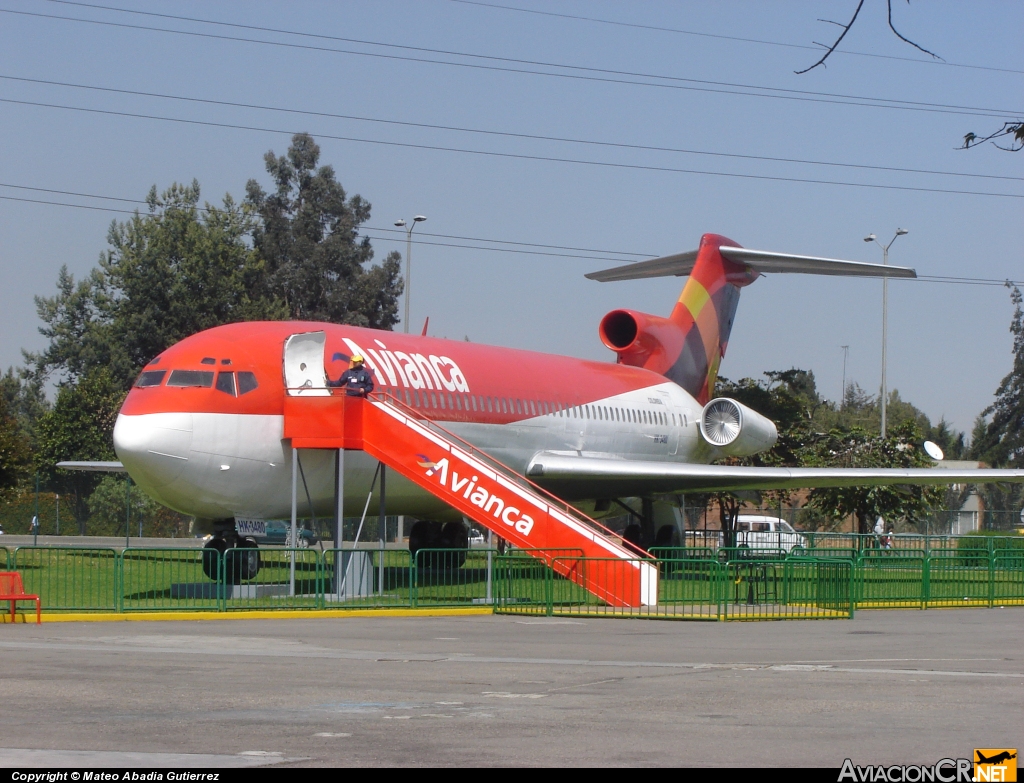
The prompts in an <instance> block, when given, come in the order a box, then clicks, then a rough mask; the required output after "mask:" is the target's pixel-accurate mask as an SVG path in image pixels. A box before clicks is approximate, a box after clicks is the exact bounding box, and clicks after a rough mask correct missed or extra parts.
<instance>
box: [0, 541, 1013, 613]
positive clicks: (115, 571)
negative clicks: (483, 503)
mask: <svg viewBox="0 0 1024 783" xmlns="http://www.w3.org/2000/svg"><path fill="white" fill-rule="evenodd" d="M982 541H983V543H984V546H977V545H974V544H972V545H971V546H967V547H963V546H954V547H943V548H941V549H933V550H931V551H930V552H927V553H926V551H925V550H918V549H913V548H902V549H865V550H861V551H859V553H856V555H855V556H854V554H855V552H856V550H854V549H852V548H844V547H820V548H815V549H813V550H812V549H794V550H792V551H790V552H789V553H784V552H763V551H761V550H758V549H748V550H744V549H742V548H741V549H735V550H731V549H725V548H717V549H716V548H711V547H696V548H695V547H685V548H684V547H677V548H665V549H659V550H656V552H657V554H658V555H661V557H660V558H659V559H657V560H654V559H649V558H640V557H637V558H636V559H634V560H620V559H617V558H585V557H582V555H581V553H580V552H579V551H578V550H545V551H541V550H536V551H530V552H525V551H521V550H512V551H510V552H508V553H506V554H499V553H498V552H497V551H495V550H483V549H470V550H442V549H436V550H420V551H419V552H417V553H416V555H415V557H413V556H412V555H411V554H410V552H409V551H408V550H396V549H387V550H381V549H359V550H350V549H345V550H327V551H323V552H321V551H318V550H315V549H284V548H280V549H279V548H272V547H268V548H264V549H259V550H255V549H253V550H243V549H234V550H228V551H227V552H225V553H219V552H217V551H216V550H211V549H195V548H180V549H172V548H166V549H164V548H153V549H145V548H134V547H133V548H126V549H124V550H123V551H118V550H115V549H112V548H87V547H49V546H46V547H29V546H26V547H17V548H14V549H13V550H8V549H6V548H2V549H0V558H3V560H4V561H5V562H6V564H7V568H8V569H13V570H17V571H19V572H20V573H21V574H22V577H23V581H24V584H25V589H26V591H27V592H29V593H35V594H38V595H39V596H40V597H41V599H42V604H43V607H44V608H45V609H47V610H49V611H84V612H88V611H92V612H100V611H104V612H144V611H194V610H206V611H219V612H230V611H233V610H242V609H322V608H338V609H358V608H366V607H370V608H374V607H376V608H387V607H396V608H430V607H450V606H474V605H480V606H493V607H494V609H495V611H497V612H504V613H517V614H537V615H548V616H554V615H572V616H582V615H593V616H597V615H615V616H630V617H664V618H677V619H707V620H742V619H750V620H753V619H787V618H798V617H799V618H817V617H821V618H825V617H849V616H852V614H853V611H854V610H855V609H870V608H919V609H927V608H932V607H958V606H960V607H963V606H968V607H976V606H986V607H991V606H1005V605H1009V604H1018V605H1024V550H1022V549H1018V548H1016V547H1015V546H1004V545H1000V541H999V540H997V539H987V540H986V539H982ZM640 562H646V563H656V564H657V568H658V571H659V585H658V600H657V604H656V605H654V606H649V607H641V608H620V607H613V606H610V605H609V603H608V602H606V601H602V600H601V599H600V598H597V597H595V596H594V595H593V593H592V592H590V591H588V590H587V589H586V588H585V587H584V585H587V584H590V585H594V584H598V583H606V584H607V583H611V582H614V580H616V579H621V580H627V579H629V580H631V579H632V578H633V577H634V575H635V568H636V567H637V565H638V564H639V563H640ZM624 584H625V582H624Z"/></svg>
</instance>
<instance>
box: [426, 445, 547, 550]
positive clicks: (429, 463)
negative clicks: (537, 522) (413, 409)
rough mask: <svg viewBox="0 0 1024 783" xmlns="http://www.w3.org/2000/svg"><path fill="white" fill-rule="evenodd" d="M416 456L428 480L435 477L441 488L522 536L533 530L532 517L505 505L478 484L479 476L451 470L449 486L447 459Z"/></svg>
mask: <svg viewBox="0 0 1024 783" xmlns="http://www.w3.org/2000/svg"><path fill="white" fill-rule="evenodd" d="M416 456H417V457H419V458H420V461H419V462H418V463H417V464H418V465H419V466H420V467H421V468H424V469H425V470H426V473H427V476H428V477H430V478H433V477H434V476H437V477H438V483H439V484H440V485H441V486H442V487H445V488H447V489H448V490H449V491H451V492H452V493H453V494H461V495H462V497H463V498H464V499H465V500H468V501H469V502H470V503H472V504H473V505H474V506H476V507H478V508H482V509H483V510H484V511H485V512H486V513H488V514H493V515H494V518H495V519H500V520H501V521H502V522H504V523H505V524H506V525H508V526H509V527H514V528H515V529H516V530H517V531H519V532H520V533H522V534H523V535H524V536H528V535H530V531H531V530H533V517H531V516H530V515H529V514H524V513H523V512H522V511H520V510H519V509H518V508H516V507H515V506H513V505H509V504H506V503H505V501H504V500H503V499H502V498H500V497H498V496H497V495H495V494H494V493H493V492H491V491H489V490H488V489H487V488H485V487H484V486H483V485H481V484H480V483H479V482H480V477H479V476H473V477H472V478H470V477H468V476H460V475H459V474H458V473H456V472H455V471H454V470H452V471H451V484H449V483H448V479H449V475H448V473H449V470H448V458H447V457H445V458H444V459H442V460H440V461H439V462H434V461H433V460H431V459H430V458H429V457H428V456H427V455H426V454H417V455H416Z"/></svg>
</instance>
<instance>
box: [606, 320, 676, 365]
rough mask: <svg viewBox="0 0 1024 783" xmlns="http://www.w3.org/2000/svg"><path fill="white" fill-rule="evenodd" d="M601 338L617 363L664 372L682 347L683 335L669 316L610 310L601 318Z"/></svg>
mask: <svg viewBox="0 0 1024 783" xmlns="http://www.w3.org/2000/svg"><path fill="white" fill-rule="evenodd" d="M598 331H599V333H600V335H601V342H603V343H604V344H605V345H606V346H607V347H609V348H611V349H612V350H613V351H615V352H616V353H617V354H618V355H619V363H620V364H628V365H631V366H633V367H646V368H647V369H648V370H653V371H654V372H657V373H664V372H665V371H666V370H668V368H669V367H670V366H671V365H672V362H674V361H675V360H676V357H678V356H679V352H680V351H681V350H682V347H683V341H684V339H685V337H686V335H685V334H684V332H683V331H682V329H680V328H679V326H677V325H676V324H675V323H674V322H673V321H671V320H669V319H668V318H661V317H660V316H657V315H648V314H647V313H639V312H637V311H635V310H612V311H611V312H610V313H608V315H606V316H605V317H604V318H602V319H601V326H600V327H599V329H598Z"/></svg>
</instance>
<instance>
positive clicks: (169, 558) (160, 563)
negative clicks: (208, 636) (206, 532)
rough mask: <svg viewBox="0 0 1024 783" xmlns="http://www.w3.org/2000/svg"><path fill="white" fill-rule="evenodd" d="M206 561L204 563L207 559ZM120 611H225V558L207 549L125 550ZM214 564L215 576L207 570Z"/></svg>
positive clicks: (122, 554)
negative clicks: (222, 571)
mask: <svg viewBox="0 0 1024 783" xmlns="http://www.w3.org/2000/svg"><path fill="white" fill-rule="evenodd" d="M204 561H205V562H204ZM120 563H121V585H122V587H121V591H120V593H119V598H120V605H119V607H118V609H119V611H122V612H137V611H156V610H159V611H195V610H218V611H220V610H222V609H223V608H224V604H223V599H224V593H225V586H224V584H223V579H222V574H221V573H220V572H221V568H222V559H221V558H220V557H219V556H217V557H215V558H212V559H211V558H210V557H209V555H208V553H207V550H204V549H196V548H194V547H193V548H189V549H185V548H182V549H142V548H137V549H135V548H133V549H125V550H124V551H123V552H122V553H121V555H120ZM204 565H205V566H206V568H207V569H208V570H209V569H211V567H212V574H213V578H211V577H208V576H207V575H206V573H205V572H204Z"/></svg>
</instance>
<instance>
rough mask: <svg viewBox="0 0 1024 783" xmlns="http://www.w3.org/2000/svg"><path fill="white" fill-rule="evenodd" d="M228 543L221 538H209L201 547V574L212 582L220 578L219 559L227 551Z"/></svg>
mask: <svg viewBox="0 0 1024 783" xmlns="http://www.w3.org/2000/svg"><path fill="white" fill-rule="evenodd" d="M227 548H228V542H227V541H225V540H224V539H223V538H219V537H218V538H211V539H210V540H209V541H208V542H206V546H204V547H203V573H204V574H206V578H207V579H212V580H213V581H214V582H216V581H218V579H219V578H220V574H219V571H220V564H221V562H222V561H221V557H222V556H223V555H224V553H225V552H226V551H227Z"/></svg>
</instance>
